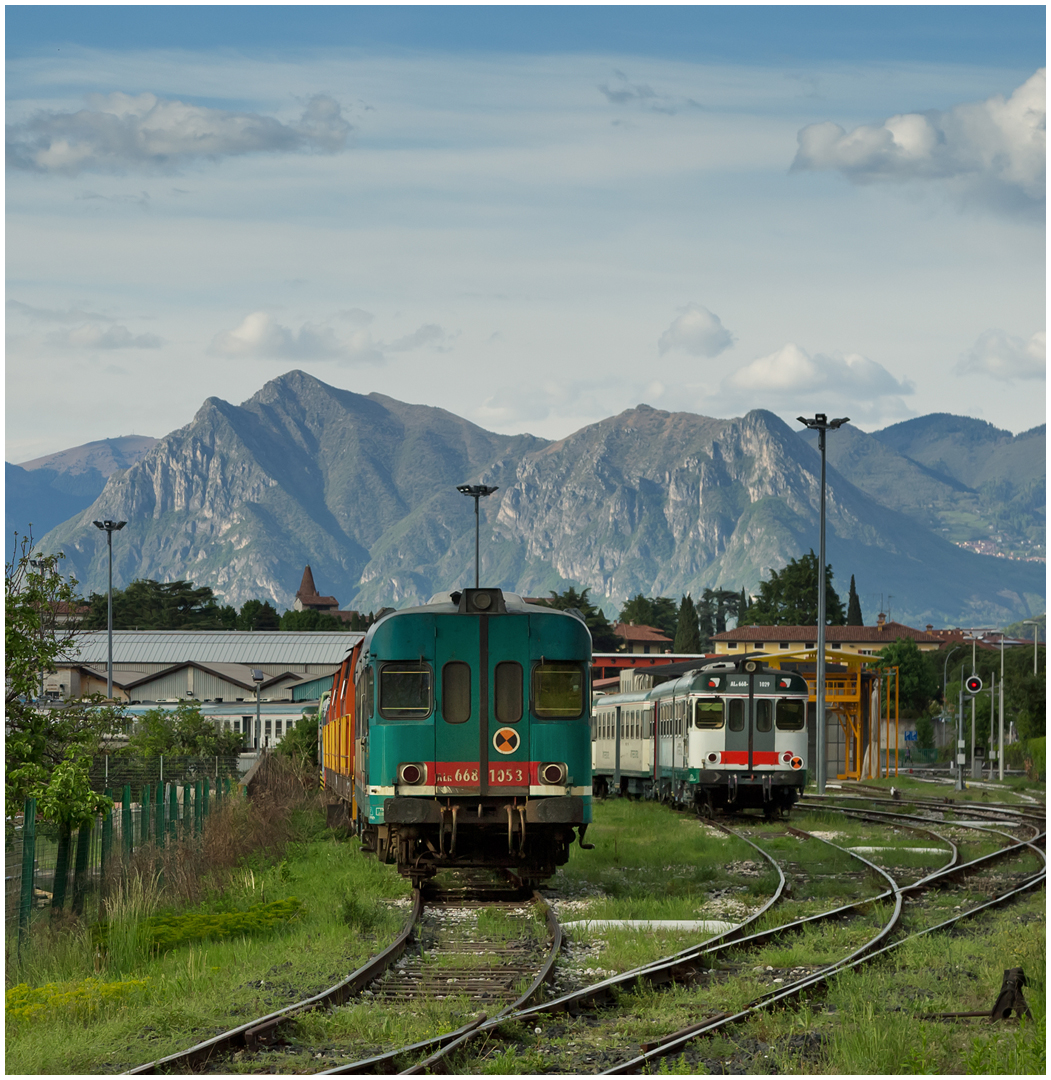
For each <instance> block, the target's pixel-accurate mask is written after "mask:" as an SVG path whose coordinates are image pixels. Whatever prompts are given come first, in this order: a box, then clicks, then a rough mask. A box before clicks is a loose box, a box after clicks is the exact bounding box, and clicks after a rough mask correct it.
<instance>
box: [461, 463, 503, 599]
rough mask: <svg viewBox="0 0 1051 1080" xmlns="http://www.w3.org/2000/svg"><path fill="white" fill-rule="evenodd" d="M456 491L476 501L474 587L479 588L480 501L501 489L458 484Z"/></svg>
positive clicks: (481, 485)
mask: <svg viewBox="0 0 1051 1080" xmlns="http://www.w3.org/2000/svg"><path fill="white" fill-rule="evenodd" d="M456 490H457V491H458V492H460V494H461V495H469V496H470V497H471V498H472V499H474V587H475V588H476V589H477V588H478V500H479V499H481V498H484V497H485V496H486V495H492V493H493V492H494V491H499V488H496V487H489V486H488V485H487V484H457V485H456Z"/></svg>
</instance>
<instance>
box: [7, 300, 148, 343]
mask: <svg viewBox="0 0 1051 1080" xmlns="http://www.w3.org/2000/svg"><path fill="white" fill-rule="evenodd" d="M5 306H6V309H7V314H8V316H9V317H10V318H11V320H12V322H14V321H15V320H16V319H17V318H19V317H22V318H25V319H28V320H30V321H31V322H35V323H52V324H53V323H58V324H59V325H60V326H61V327H62V329H59V330H52V331H51V332H50V333H48V334H46V335H44V337H43V339H42V340H43V341H44V342H45V343H46V345H47V346H48V347H50V348H59V349H159V348H160V347H161V346H162V345H163V344H164V342H163V340H162V339H161V338H159V337H158V336H157V335H156V334H133V333H132V332H131V331H130V330H129V329H128V328H127V327H126V326H122V325H120V324H119V323H117V322H115V321H114V320H113V319H112V318H110V317H109V316H107V315H101V314H99V313H98V312H93V311H83V310H81V309H80V308H67V309H66V310H65V311H62V310H59V309H57V308H39V307H33V306H32V305H30V304H23V303H22V302H21V301H20V300H8V301H7V303H6V305H5ZM9 334H10V330H9ZM36 340H37V341H38V343H39V341H40V340H41V339H40V338H39V337H37V339H36Z"/></svg>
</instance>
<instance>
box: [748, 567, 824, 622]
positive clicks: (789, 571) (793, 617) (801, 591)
mask: <svg viewBox="0 0 1051 1080" xmlns="http://www.w3.org/2000/svg"><path fill="white" fill-rule="evenodd" d="M817 586H818V578H817V556H816V555H815V554H814V552H813V549H811V550H810V552H809V553H808V554H806V555H804V556H803V557H802V558H801V559H798V560H797V559H790V560H789V562H788V565H787V566H786V567H785V568H784V569H783V570H781V571H780V572H778V571H777V570H771V571H770V580H769V581H763V582H760V584H759V596H758V597H757V598H756V600H755V602H754V603H753V604H752V605H751V607H750V608H749V609H748V619H749V622H751V623H753V624H755V625H756V626H814V627H816V626H817ZM844 618H845V615H844V612H843V603H842V601H841V600H840V599H839V596H838V595H837V594H836V590H835V589H833V588H832V565H831V563H830V564H829V565H827V566H826V567H825V624H826V625H827V626H842V625H843V621H844Z"/></svg>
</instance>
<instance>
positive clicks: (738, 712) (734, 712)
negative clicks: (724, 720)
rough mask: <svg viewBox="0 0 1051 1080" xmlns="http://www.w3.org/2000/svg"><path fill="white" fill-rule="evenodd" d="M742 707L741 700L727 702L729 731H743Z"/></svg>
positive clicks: (733, 699) (742, 702)
mask: <svg viewBox="0 0 1051 1080" xmlns="http://www.w3.org/2000/svg"><path fill="white" fill-rule="evenodd" d="M744 705H745V703H744V701H743V700H742V699H741V698H731V699H730V700H729V702H727V712H729V714H730V718H729V723H728V726H729V728H730V730H731V731H744Z"/></svg>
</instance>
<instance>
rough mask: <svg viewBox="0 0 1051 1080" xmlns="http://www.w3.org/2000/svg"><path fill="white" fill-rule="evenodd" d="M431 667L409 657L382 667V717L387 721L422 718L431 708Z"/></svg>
mask: <svg viewBox="0 0 1051 1080" xmlns="http://www.w3.org/2000/svg"><path fill="white" fill-rule="evenodd" d="M431 682H432V676H431V668H430V665H429V664H423V663H419V662H418V661H414V660H408V661H403V662H398V661H395V662H393V663H389V664H384V665H383V667H382V668H381V669H380V716H383V717H385V718H386V719H388V720H422V719H423V718H424V717H425V716H429V715H430V711H431Z"/></svg>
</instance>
